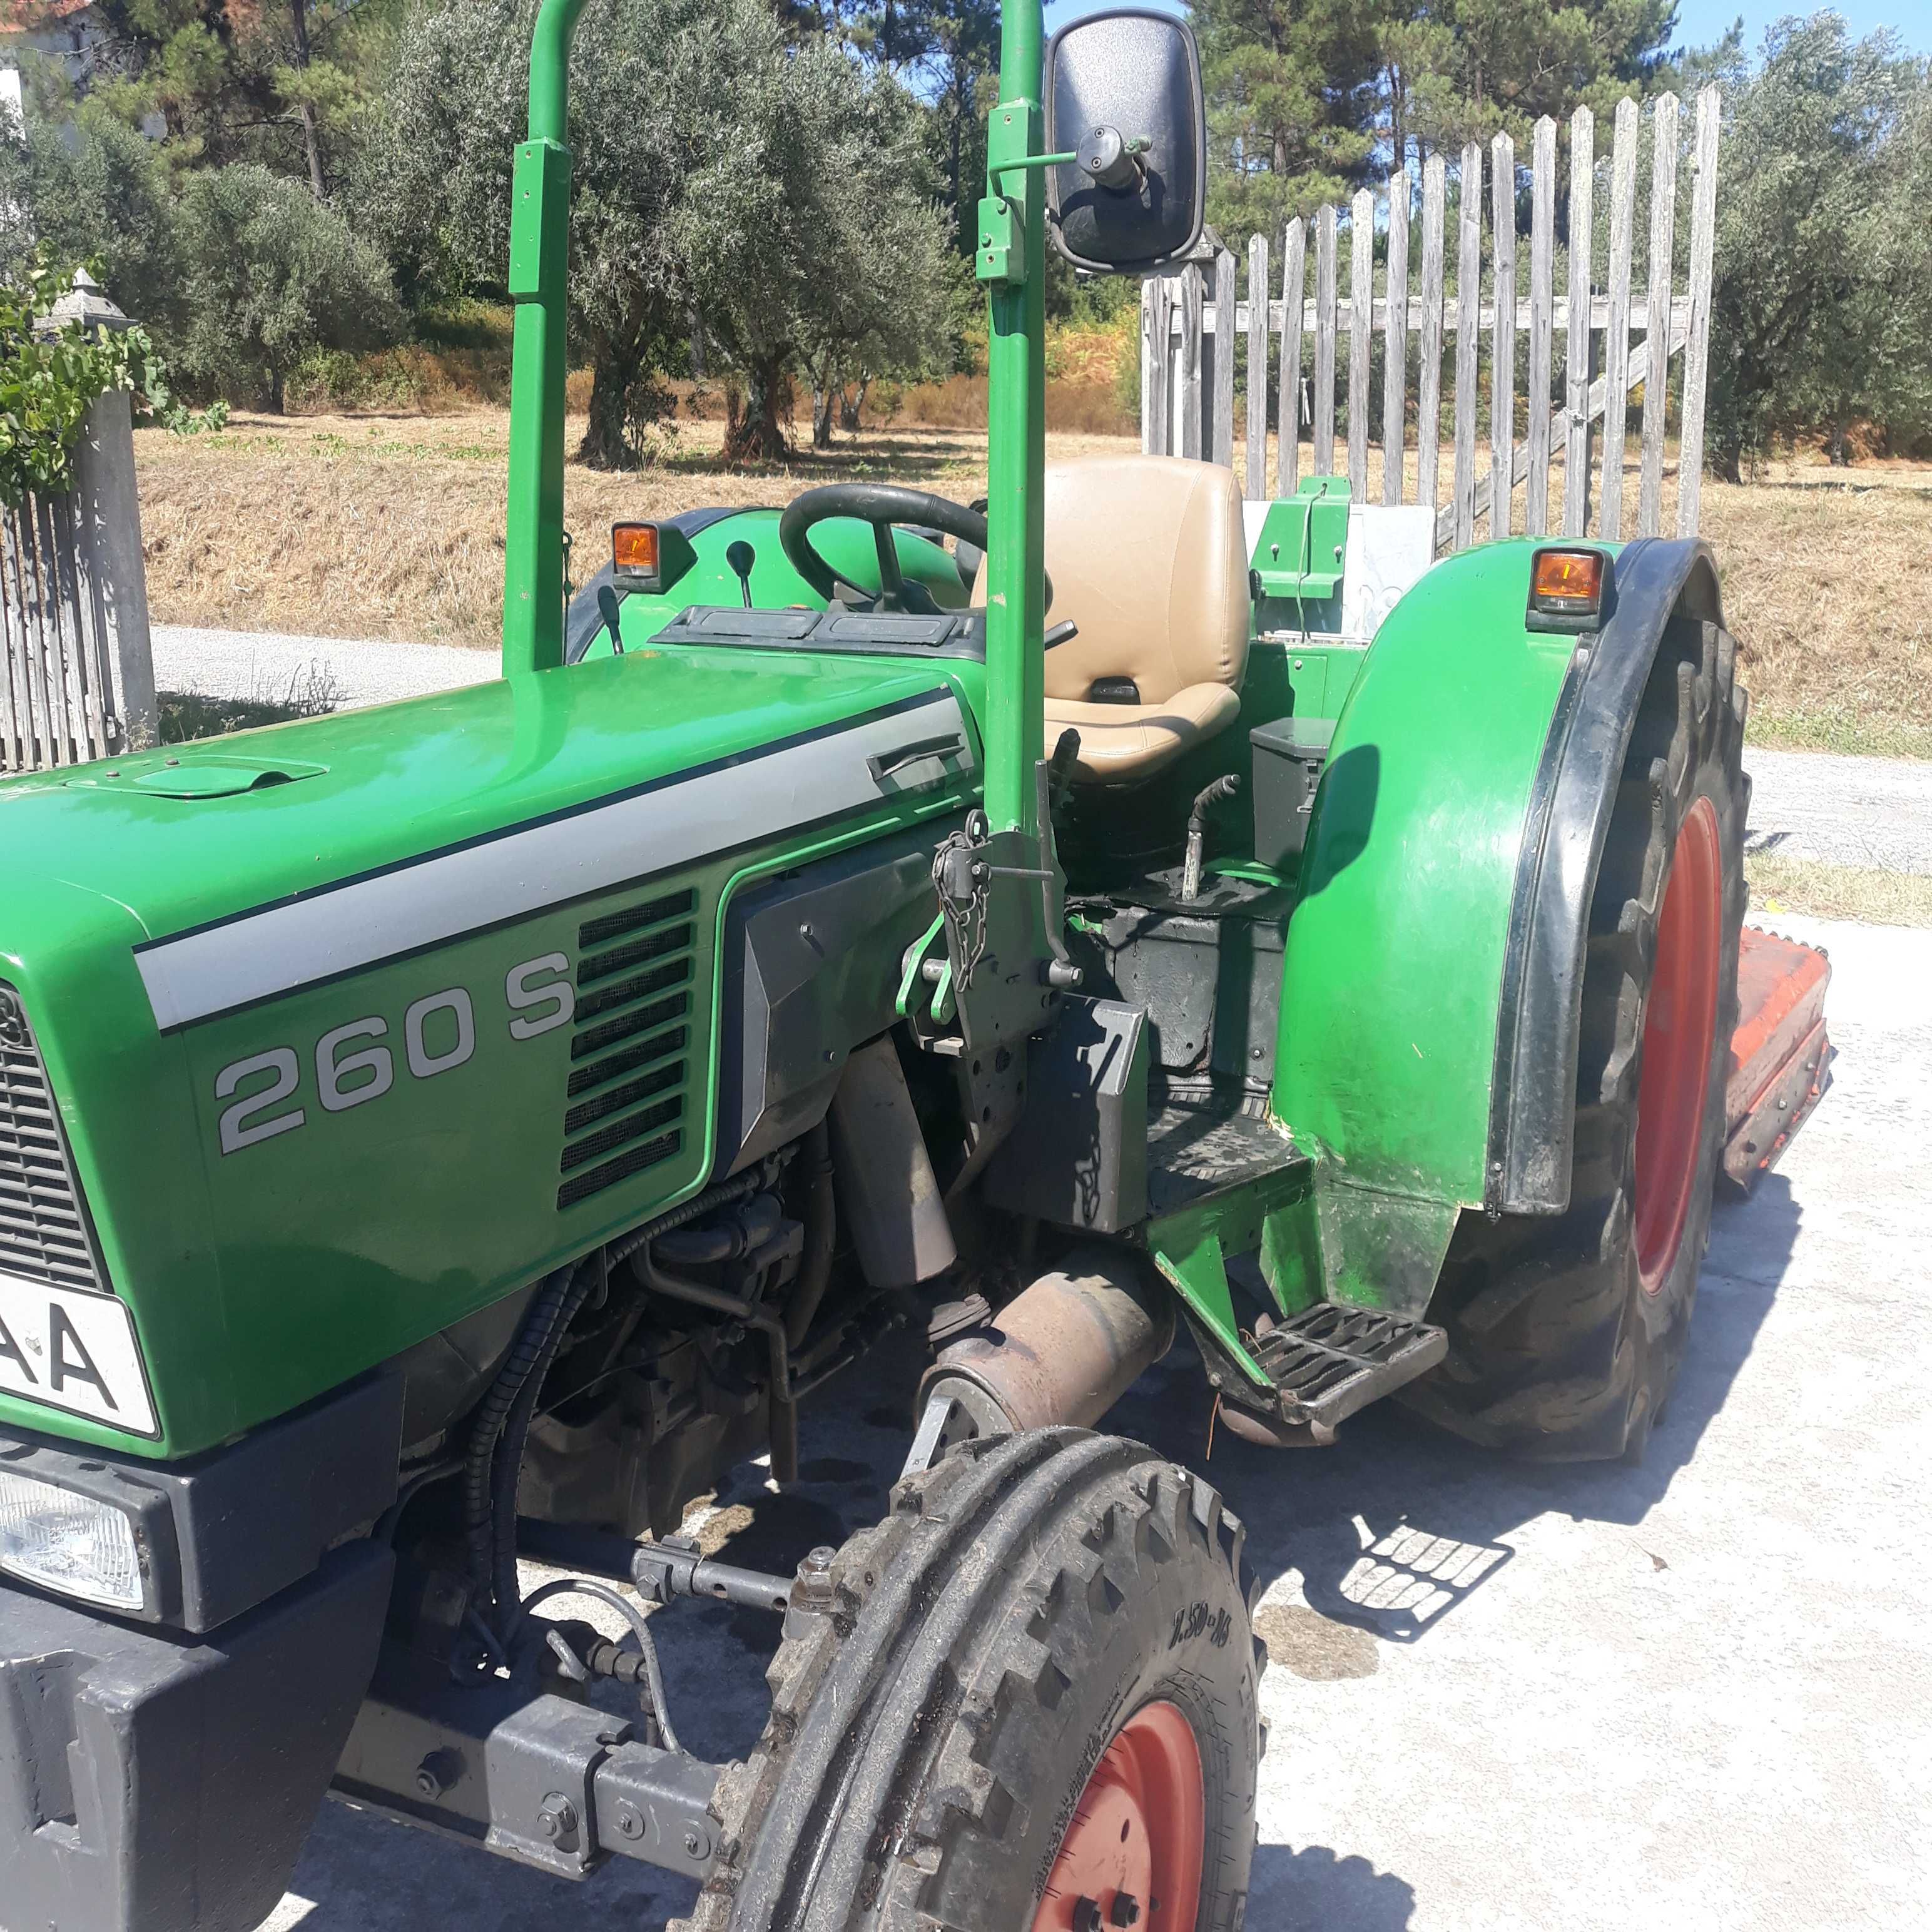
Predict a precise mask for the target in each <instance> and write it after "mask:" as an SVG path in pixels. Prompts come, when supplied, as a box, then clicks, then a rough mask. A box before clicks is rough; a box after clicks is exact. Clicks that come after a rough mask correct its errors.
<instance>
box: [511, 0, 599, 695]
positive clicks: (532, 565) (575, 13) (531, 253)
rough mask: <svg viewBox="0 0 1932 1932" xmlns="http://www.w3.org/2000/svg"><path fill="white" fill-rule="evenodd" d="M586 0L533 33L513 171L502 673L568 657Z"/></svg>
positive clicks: (554, 10)
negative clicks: (571, 343)
mask: <svg viewBox="0 0 1932 1932" xmlns="http://www.w3.org/2000/svg"><path fill="white" fill-rule="evenodd" d="M583 7H584V0H544V5H543V6H542V7H541V10H539V12H538V15H537V20H536V28H535V32H534V34H532V37H531V41H530V118H529V139H528V140H526V141H525V142H523V144H522V145H520V147H519V148H517V151H516V157H515V164H514V170H513V172H512V174H511V188H510V194H511V205H510V275H509V293H510V299H511V302H514V304H515V305H516V326H515V331H514V335H513V336H512V338H511V351H510V466H509V469H510V474H509V505H508V517H507V518H506V520H505V526H504V532H503V674H504V676H506V677H508V676H512V675H513V674H514V673H517V672H519V671H530V670H549V669H550V668H552V667H554V666H556V665H557V664H561V663H562V661H563V419H564V400H563V398H564V379H565V375H566V374H568V369H567V366H566V348H567V344H566V337H567V332H568V278H569V272H570V148H569V146H568V142H567V139H566V136H567V131H568V109H569V86H570V43H571V37H572V36H573V35H574V34H575V32H576V31H577V20H578V17H579V16H580V14H581V13H583Z"/></svg>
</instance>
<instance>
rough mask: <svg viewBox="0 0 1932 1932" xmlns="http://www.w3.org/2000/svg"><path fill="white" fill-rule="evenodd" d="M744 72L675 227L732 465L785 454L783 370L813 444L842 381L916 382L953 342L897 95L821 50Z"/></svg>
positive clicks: (946, 273)
mask: <svg viewBox="0 0 1932 1932" xmlns="http://www.w3.org/2000/svg"><path fill="white" fill-rule="evenodd" d="M763 31H766V32H768V33H772V34H774V37H775V29H772V28H769V27H766V28H764V29H763ZM774 45H775V38H774ZM755 77H756V80H757V83H760V85H758V86H757V87H756V88H755V89H753V88H750V87H748V88H746V89H743V90H741V91H740V92H739V93H738V94H737V95H735V96H734V97H733V98H731V99H730V100H729V101H725V100H723V99H718V100H717V101H716V102H715V108H716V115H717V118H716V120H715V122H714V124H713V126H712V128H711V129H710V130H709V139H708V140H707V144H706V145H707V152H708V153H709V155H710V157H711V164H710V165H709V166H706V168H705V169H703V170H702V171H701V172H700V173H699V174H698V175H696V176H694V178H693V180H692V182H691V192H690V193H689V194H688V196H687V198H686V199H685V203H684V205H683V206H682V208H680V209H679V211H678V214H677V216H676V220H675V223H674V226H675V229H676V233H677V235H678V237H679V245H680V251H681V253H682V257H683V260H684V263H685V272H686V274H687V275H688V276H689V278H690V281H691V287H692V290H693V291H694V296H695V299H696V301H697V306H698V308H699V310H700V313H701V314H703V317H704V318H705V320H706V326H707V329H708V330H709V335H710V338H711V340H712V341H713V342H714V343H715V344H717V345H718V346H719V347H721V348H722V349H723V350H724V352H725V353H726V355H727V357H728V359H730V363H731V365H732V367H733V369H734V371H736V374H737V376H738V377H739V380H740V381H741V382H742V392H739V394H738V395H736V396H734V400H733V408H732V411H731V422H730V428H729V431H728V433H727V442H726V453H727V455H728V456H730V457H731V458H733V459H734V460H751V459H757V458H774V457H781V456H782V455H784V454H785V453H786V450H787V435H786V428H785V424H786V419H787V416H788V415H789V413H790V411H789V407H788V405H789V402H790V372H791V371H792V369H793V367H794V366H795V365H798V364H801V363H802V364H803V365H805V368H807V370H808V372H809V374H810V375H811V380H812V385H813V389H814V408H813V440H814V443H824V442H826V441H829V440H830V410H831V407H832V400H833V398H835V396H836V395H837V394H838V392H839V390H840V389H841V386H842V385H843V384H844V383H845V382H846V381H847V380H850V381H853V382H858V381H862V380H865V379H866V378H867V377H869V376H871V375H873V374H880V373H882V372H883V371H885V370H887V369H897V370H904V371H907V372H908V373H913V372H918V371H923V370H924V369H926V368H929V367H932V366H933V365H935V364H936V363H938V362H941V361H943V360H945V359H948V358H950V353H951V350H952V347H953V342H954V341H955V339H956V334H957V329H956V323H955V319H954V308H955V302H956V294H955V292H956V290H957V289H958V287H959V272H958V269H957V266H956V257H953V254H952V250H951V231H950V227H949V226H948V224H947V222H946V221H945V220H944V219H943V218H942V217H941V216H940V215H939V214H938V212H937V211H935V208H934V207H933V205H932V202H931V201H930V199H929V197H928V195H927V193H926V180H925V154H924V144H923V142H922V139H921V138H920V130H919V126H918V124H917V122H916V119H915V118H914V115H913V113H912V112H911V111H910V104H909V103H908V101H907V98H906V97H905V96H904V95H903V94H902V93H901V92H900V91H899V90H898V88H897V87H896V86H894V85H893V84H892V83H890V82H889V81H888V80H884V79H883V78H881V77H878V76H877V75H876V74H867V73H866V72H865V71H864V70H863V69H862V68H860V67H859V65H858V64H857V63H856V62H854V61H853V59H852V58H851V57H850V55H848V54H847V52H845V51H844V49H841V47H839V46H838V45H837V44H836V43H835V42H833V41H832V40H830V39H829V38H820V39H817V40H807V41H805V43H802V45H801V46H799V47H798V48H797V49H796V52H794V53H793V54H792V55H790V58H785V57H784V56H783V55H782V54H781V53H780V54H779V55H778V57H777V58H772V59H771V60H769V61H765V62H759V63H758V64H757V67H756V68H755Z"/></svg>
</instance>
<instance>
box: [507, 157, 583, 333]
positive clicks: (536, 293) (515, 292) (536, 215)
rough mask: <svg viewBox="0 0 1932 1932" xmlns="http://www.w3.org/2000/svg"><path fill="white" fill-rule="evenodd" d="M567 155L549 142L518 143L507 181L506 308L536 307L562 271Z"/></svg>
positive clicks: (565, 246)
mask: <svg viewBox="0 0 1932 1932" xmlns="http://www.w3.org/2000/svg"><path fill="white" fill-rule="evenodd" d="M569 215H570V150H569V149H568V148H565V147H563V146H561V145H559V143H558V142H555V141H549V140H543V141H523V142H518V143H517V151H516V157H515V161H514V166H513V169H512V172H511V177H510V280H509V293H510V299H511V301H512V302H540V301H541V300H542V299H543V298H544V296H546V295H547V294H548V293H550V290H552V289H553V288H554V287H556V285H557V282H558V281H559V278H561V277H562V275H563V274H564V272H565V269H567V268H568V251H569V248H570V226H569Z"/></svg>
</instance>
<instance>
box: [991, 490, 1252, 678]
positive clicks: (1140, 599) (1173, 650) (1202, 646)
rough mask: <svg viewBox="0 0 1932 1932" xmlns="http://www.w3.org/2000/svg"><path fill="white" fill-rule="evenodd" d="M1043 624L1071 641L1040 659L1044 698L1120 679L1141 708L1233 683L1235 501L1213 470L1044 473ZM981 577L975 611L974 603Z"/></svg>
mask: <svg viewBox="0 0 1932 1932" xmlns="http://www.w3.org/2000/svg"><path fill="white" fill-rule="evenodd" d="M1046 568H1047V574H1048V575H1049V577H1052V579H1053V607H1052V610H1050V611H1049V613H1047V622H1048V623H1049V625H1053V624H1057V623H1059V622H1061V620H1062V619H1065V618H1069V617H1070V618H1072V619H1073V621H1074V622H1075V623H1076V624H1078V625H1079V627H1080V634H1079V636H1078V637H1075V638H1073V640H1071V641H1070V642H1069V643H1064V644H1061V645H1058V646H1056V647H1055V649H1052V650H1050V651H1049V652H1047V654H1046V694H1047V696H1048V697H1058V698H1071V699H1075V700H1079V699H1082V698H1085V697H1086V695H1087V694H1088V691H1090V690H1091V688H1093V684H1094V679H1096V678H1103V677H1130V678H1132V679H1133V681H1134V682H1135V684H1136V685H1137V686H1138V687H1139V691H1140V694H1141V702H1142V703H1143V704H1159V703H1164V702H1165V701H1166V700H1167V699H1169V698H1170V697H1172V696H1173V695H1174V694H1175V692H1176V691H1179V690H1181V689H1183V688H1185V687H1186V686H1187V685H1195V684H1225V685H1238V684H1239V683H1240V682H1241V673H1242V672H1243V671H1244V670H1245V669H1246V668H1247V659H1248V617H1249V603H1248V559H1247V545H1246V544H1245V542H1244V538H1243V535H1242V529H1241V491H1240V490H1239V488H1238V487H1237V486H1236V484H1235V472H1233V471H1232V469H1226V468H1225V467H1223V466H1222V465H1221V464H1220V463H1196V462H1194V461H1192V460H1190V459H1189V458H1185V457H1179V456H1088V457H1082V458H1080V459H1079V460H1078V461H1076V462H1073V463H1052V464H1049V466H1048V468H1047V472H1046ZM973 601H974V603H975V604H983V603H984V602H985V601H986V571H985V570H984V569H982V570H981V571H980V578H979V581H978V583H977V584H976V585H975V586H974V592H973Z"/></svg>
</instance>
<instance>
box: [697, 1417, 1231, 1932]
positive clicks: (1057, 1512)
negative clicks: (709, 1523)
mask: <svg viewBox="0 0 1932 1932" xmlns="http://www.w3.org/2000/svg"><path fill="white" fill-rule="evenodd" d="M1241 1540H1242V1538H1241V1528H1240V1526H1239V1525H1238V1523H1236V1521H1235V1519H1234V1518H1233V1517H1231V1516H1229V1515H1228V1514H1226V1512H1225V1511H1223V1509H1222V1508H1221V1505H1220V1498H1219V1497H1218V1496H1217V1495H1216V1494H1215V1493H1214V1490H1212V1489H1211V1488H1210V1487H1208V1485H1207V1484H1205V1483H1203V1482H1202V1481H1199V1478H1196V1477H1193V1476H1192V1475H1189V1474H1188V1473H1187V1472H1186V1471H1185V1470H1182V1469H1177V1468H1176V1467H1175V1466H1174V1465H1173V1464H1172V1463H1165V1462H1163V1461H1161V1460H1159V1459H1158V1458H1157V1457H1155V1455H1154V1453H1153V1452H1152V1451H1151V1450H1148V1449H1145V1448H1142V1447H1141V1446H1140V1445H1139V1444H1136V1443H1132V1442H1124V1441H1121V1440H1120V1439H1118V1438H1115V1437H1109V1436H1089V1435H1086V1434H1085V1433H1082V1432H1080V1431H1078V1430H1040V1431H1036V1432H1033V1433H1028V1434H1025V1435H1020V1436H1006V1437H1001V1438H996V1439H991V1440H980V1441H974V1442H966V1443H964V1444H962V1445H960V1446H959V1448H957V1449H956V1450H954V1451H953V1452H952V1453H951V1454H949V1455H948V1456H947V1457H946V1458H945V1459H944V1460H943V1461H942V1462H941V1463H939V1464H938V1466H936V1467H935V1468H934V1469H932V1470H930V1471H929V1472H926V1474H924V1475H919V1476H913V1477H909V1478H906V1479H904V1480H903V1481H901V1483H900V1484H899V1485H898V1487H897V1488H896V1489H895V1490H894V1492H893V1496H892V1513H891V1514H890V1515H889V1516H888V1517H886V1520H885V1521H884V1522H883V1523H880V1524H879V1525H877V1526H876V1527H875V1528H874V1529H868V1530H865V1531H862V1532H859V1534H858V1535H856V1536H854V1537H853V1538H852V1539H851V1540H850V1541H849V1542H848V1543H847V1544H846V1545H845V1546H844V1549H843V1550H841V1551H840V1552H839V1553H838V1556H837V1557H836V1559H835V1562H833V1563H832V1566H831V1568H830V1570H829V1572H827V1573H826V1574H824V1575H823V1577H822V1579H821V1580H819V1582H818V1583H817V1584H816V1585H815V1586H814V1587H816V1588H817V1589H818V1592H819V1594H818V1595H817V1596H816V1597H814V1596H813V1595H811V1593H810V1592H805V1593H804V1594H803V1595H801V1596H795V1598H794V1606H795V1607H794V1609H793V1611H792V1613H790V1616H789V1617H788V1619H787V1625H786V1631H787V1634H786V1637H785V1640H784V1643H783V1645H782V1646H781V1648H780V1649H779V1651H778V1655H777V1657H776V1658H775V1660H774V1661H773V1663H772V1668H771V1670H770V1673H769V1679H770V1682H771V1685H772V1715H771V1719H770V1721H769V1724H768V1725H767V1726H766V1730H765V1733H764V1736H763V1738H762V1739H760V1742H759V1745H758V1748H757V1750H756V1751H754V1753H753V1754H752V1755H751V1758H750V1759H749V1760H748V1762H747V1763H745V1764H743V1765H742V1766H736V1767H734V1768H733V1770H732V1771H730V1772H727V1774H726V1775H725V1777H724V1779H723V1780H722V1781H721V1783H720V1786H719V1790H718V1796H717V1798H716V1799H715V1803H714V1808H715V1810H716V1811H717V1812H718V1819H719V1825H720V1832H719V1838H720V1843H721V1846H722V1849H721V1852H720V1854H719V1857H718V1863H717V1865H716V1867H715V1869H714V1870H713V1872H712V1876H711V1877H710V1878H709V1879H708V1880H707V1881H706V1884H705V1886H704V1888H703V1891H702V1892H701V1893H700V1896H699V1899H698V1902H697V1909H696V1910H695V1912H694V1914H693V1915H692V1917H691V1920H690V1921H688V1923H689V1926H690V1927H691V1932H727V1928H729V1929H730V1932H748V1928H751V1927H758V1928H760V1932H764V1928H766V1927H769V1928H770V1932H859V1928H865V1932H914V1928H915V1927H916V1928H919V1932H928V1928H932V1932H1089V1928H1091V1932H1100V1928H1102V1927H1114V1926H1125V1925H1133V1926H1134V1927H1136V1928H1137V1932H1236V1929H1237V1928H1238V1927H1239V1926H1240V1924H1241V1918H1242V1914H1243V1910H1244V1903H1245V1900H1246V1896H1247V1883H1248V1868H1249V1864H1250V1860H1251V1858H1252V1857H1253V1850H1254V1835H1255V1792H1256V1759H1257V1755H1258V1745H1259V1721H1258V1715H1257V1708H1256V1688H1257V1684H1258V1681H1259V1675H1260V1668H1261V1665H1262V1662H1263V1661H1265V1653H1263V1652H1262V1649H1261V1647H1260V1646H1259V1645H1258V1644H1257V1643H1256V1642H1255V1640H1254V1639H1253V1635H1252V1634H1251V1632H1250V1627H1249V1620H1248V1607H1247V1598H1246V1595H1245V1592H1244V1587H1243V1582H1242V1575H1241V1568H1242V1566H1241Z"/></svg>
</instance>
